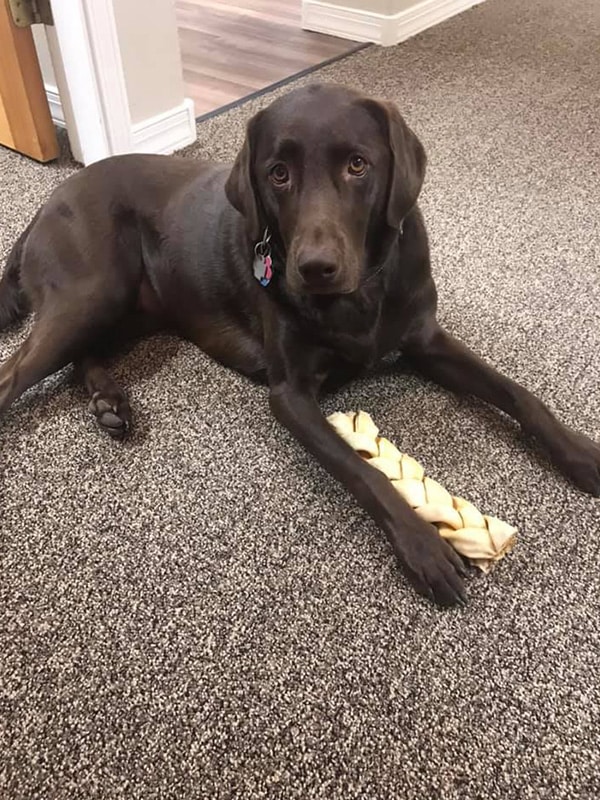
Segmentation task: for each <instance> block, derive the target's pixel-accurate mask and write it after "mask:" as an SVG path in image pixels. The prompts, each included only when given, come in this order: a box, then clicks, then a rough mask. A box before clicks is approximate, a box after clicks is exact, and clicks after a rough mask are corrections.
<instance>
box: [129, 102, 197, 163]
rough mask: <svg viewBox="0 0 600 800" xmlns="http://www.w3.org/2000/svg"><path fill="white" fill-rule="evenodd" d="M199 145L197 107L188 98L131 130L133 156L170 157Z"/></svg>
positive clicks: (137, 124)
mask: <svg viewBox="0 0 600 800" xmlns="http://www.w3.org/2000/svg"><path fill="white" fill-rule="evenodd" d="M195 141H196V118H195V116H194V103H193V101H192V100H190V99H189V97H186V98H185V100H184V101H183V103H181V104H180V105H178V106H175V108H171V109H169V110H168V111H165V112H163V113H162V114H157V115H156V116H155V117H150V118H149V119H145V120H143V121H142V122H136V123H135V125H132V127H131V151H132V152H133V153H162V154H164V155H168V154H169V153H172V152H174V151H175V150H180V149H181V148H182V147H186V146H187V145H188V144H192V142H195Z"/></svg>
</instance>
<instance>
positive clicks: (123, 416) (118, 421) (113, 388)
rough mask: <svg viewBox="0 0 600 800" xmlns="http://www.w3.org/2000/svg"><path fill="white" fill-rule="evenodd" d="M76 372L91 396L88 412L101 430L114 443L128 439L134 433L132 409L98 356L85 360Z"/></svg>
mask: <svg viewBox="0 0 600 800" xmlns="http://www.w3.org/2000/svg"><path fill="white" fill-rule="evenodd" d="M76 369H77V373H78V374H79V376H80V377H81V380H82V381H83V383H84V385H85V388H86V389H87V391H88V392H89V395H90V398H91V399H90V403H89V406H88V408H89V410H90V412H91V413H92V414H93V415H94V416H95V417H96V422H97V423H98V425H99V427H100V428H101V429H102V430H103V431H105V432H106V433H108V435H109V436H111V437H112V438H113V439H124V438H125V436H126V435H127V433H129V431H130V430H131V409H130V407H129V401H128V399H127V395H126V394H125V392H124V391H123V390H122V389H121V387H120V386H118V384H117V383H116V382H115V380H114V379H113V377H112V376H111V375H110V373H109V372H108V370H107V369H106V367H105V366H104V364H103V363H102V361H101V360H100V358H97V357H96V356H93V355H87V356H84V357H83V358H82V359H81V361H79V362H78V363H77V365H76Z"/></svg>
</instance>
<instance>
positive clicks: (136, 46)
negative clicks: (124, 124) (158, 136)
mask: <svg viewBox="0 0 600 800" xmlns="http://www.w3.org/2000/svg"><path fill="white" fill-rule="evenodd" d="M140 11H142V13H140ZM114 12H115V18H116V22H117V32H118V37H119V43H120V45H121V58H122V60H123V68H124V70H125V85H126V86H127V95H128V97H129V112H130V114H131V121H132V122H133V124H134V125H135V124H136V123H138V122H141V121H142V120H144V119H147V118H148V117H152V116H154V115H155V114H160V113H161V112H162V111H165V109H168V108H172V107H173V106H177V105H179V104H180V103H181V102H182V101H183V79H182V72H181V56H180V52H179V39H178V37H177V23H176V19H175V8H174V5H173V0H115V2H114Z"/></svg>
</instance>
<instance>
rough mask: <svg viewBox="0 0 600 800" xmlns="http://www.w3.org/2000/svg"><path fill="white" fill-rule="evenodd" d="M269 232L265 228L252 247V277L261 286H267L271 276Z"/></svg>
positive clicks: (271, 261) (271, 263) (271, 262)
mask: <svg viewBox="0 0 600 800" xmlns="http://www.w3.org/2000/svg"><path fill="white" fill-rule="evenodd" d="M270 241H271V234H270V233H269V229H268V228H265V232H264V234H263V238H262V239H261V241H260V242H258V244H257V245H256V246H255V248H254V277H255V278H256V280H257V281H258V282H259V283H260V285H261V286H268V285H269V283H271V278H272V277H273V259H272V258H271V248H270V246H269V242H270Z"/></svg>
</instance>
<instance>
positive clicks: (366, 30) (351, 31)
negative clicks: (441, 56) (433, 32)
mask: <svg viewBox="0 0 600 800" xmlns="http://www.w3.org/2000/svg"><path fill="white" fill-rule="evenodd" d="M482 2H484V0H416V2H415V3H414V5H413V6H411V7H410V8H407V9H405V10H404V11H399V12H398V13H397V14H375V13H374V12H372V11H363V10H361V9H356V8H346V7H345V6H337V5H333V3H328V2H324V0H302V27H303V28H304V29H305V30H310V31H317V32H318V33H327V34H329V35H330V36H340V37H341V38H343V39H354V40H355V41H357V42H375V44H380V45H384V46H390V45H394V44H398V43H399V42H402V41H404V40H405V39H408V38H410V37H411V36H415V35H416V34H417V33H420V32H421V31H424V30H426V29H427V28H431V27H432V26H433V25H437V24H438V23H440V22H443V21H444V20H445V19H448V18H449V17H453V16H454V15H455V14H460V13H461V11H466V9H467V8H471V7H472V6H475V5H478V4H479V3H482Z"/></svg>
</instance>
